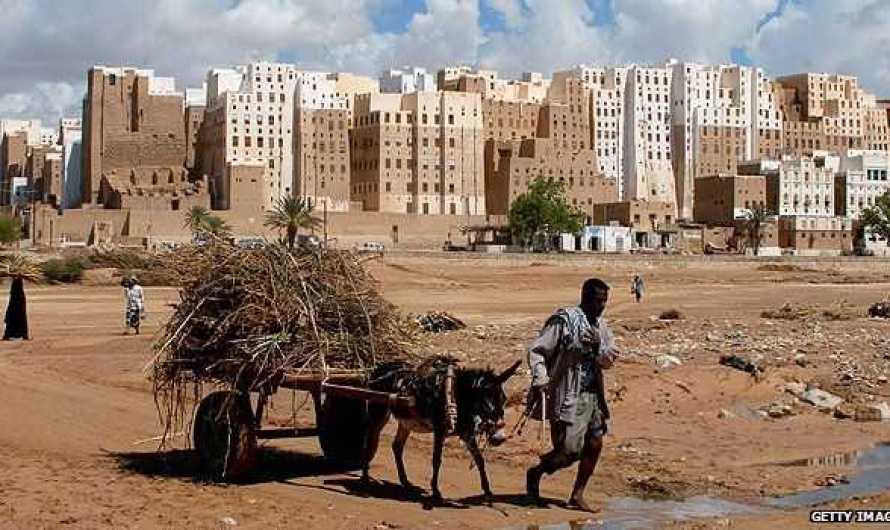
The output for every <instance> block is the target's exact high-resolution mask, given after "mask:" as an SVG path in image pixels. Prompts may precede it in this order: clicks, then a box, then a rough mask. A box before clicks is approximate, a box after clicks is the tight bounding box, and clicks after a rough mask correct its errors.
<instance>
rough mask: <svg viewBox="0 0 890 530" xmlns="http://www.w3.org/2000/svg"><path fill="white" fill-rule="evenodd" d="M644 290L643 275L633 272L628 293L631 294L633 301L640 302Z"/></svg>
mask: <svg viewBox="0 0 890 530" xmlns="http://www.w3.org/2000/svg"><path fill="white" fill-rule="evenodd" d="M645 291H646V284H644V283H643V277H642V276H640V275H639V274H634V279H633V280H631V282H630V294H632V295H633V297H634V301H635V302H636V303H638V304H639V303H640V301H641V300H642V299H643V293H644V292H645Z"/></svg>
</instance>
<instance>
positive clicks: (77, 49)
mask: <svg viewBox="0 0 890 530" xmlns="http://www.w3.org/2000/svg"><path fill="white" fill-rule="evenodd" d="M0 13H2V14H3V16H2V17H0V118H32V117H33V118H38V119H42V120H43V121H44V122H45V125H55V123H56V121H57V120H58V119H59V117H61V116H62V115H65V116H68V117H72V116H78V115H79V114H80V106H81V100H82V98H83V94H84V91H85V79H86V71H87V69H88V68H89V67H90V66H92V65H94V64H104V65H115V66H118V65H134V66H140V67H147V68H154V69H155V71H156V73H157V75H161V76H173V77H175V78H176V81H177V87H178V88H180V89H183V88H185V87H187V86H200V83H201V80H202V79H203V77H204V75H205V73H206V71H207V70H208V68H210V67H219V66H230V65H235V64H243V63H246V62H248V61H251V60H263V59H265V60H279V61H284V62H295V63H297V64H298V65H301V66H302V67H305V68H309V69H322V70H327V71H352V72H356V73H361V74H365V75H372V76H377V75H378V74H379V73H380V71H381V70H383V69H385V68H389V67H397V66H401V65H409V64H410V65H417V66H425V67H427V68H430V69H431V70H433V71H435V70H436V69H438V68H439V67H441V66H443V65H445V64H456V63H460V64H469V65H472V66H478V67H482V68H486V69H496V70H499V71H500V72H502V76H504V77H507V76H511V75H518V74H519V73H521V72H523V71H540V72H543V73H545V74H549V73H551V72H552V71H554V70H561V69H566V68H570V67H571V66H573V65H575V64H582V63H583V64H588V65H610V64H623V63H663V62H664V61H665V60H667V59H669V58H677V59H680V60H688V61H695V62H703V63H727V62H739V63H743V64H753V65H757V66H762V67H764V68H765V69H766V70H767V73H768V74H770V75H781V74H787V73H795V72H802V71H827V72H836V73H845V74H852V75H857V76H859V78H860V79H861V82H862V84H863V86H865V87H866V88H867V89H868V90H870V91H872V92H874V93H876V94H878V95H879V96H890V53H888V50H890V0H0Z"/></svg>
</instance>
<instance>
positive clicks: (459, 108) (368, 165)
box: [351, 92, 486, 215]
mask: <svg viewBox="0 0 890 530" xmlns="http://www.w3.org/2000/svg"><path fill="white" fill-rule="evenodd" d="M351 149H352V157H351V158H352V159H351V164H352V193H351V195H352V199H353V201H354V202H357V203H361V205H362V208H363V209H364V210H370V211H380V212H398V213H411V214H421V215H482V214H484V213H485V211H486V209H485V191H484V173H483V165H484V158H483V133H482V101H481V98H480V96H479V94H478V93H460V92H413V93H410V94H367V95H361V96H357V97H356V109H355V116H354V130H353V136H352V141H351Z"/></svg>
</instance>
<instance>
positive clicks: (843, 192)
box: [835, 150, 890, 219]
mask: <svg viewBox="0 0 890 530" xmlns="http://www.w3.org/2000/svg"><path fill="white" fill-rule="evenodd" d="M888 171H890V157H888V154H887V152H886V151H876V150H867V151H858V150H849V151H847V154H846V155H844V156H843V157H841V163H840V172H839V174H838V175H837V178H836V179H835V214H836V215H838V216H844V217H848V218H851V219H858V218H859V216H860V215H861V214H862V210H863V209H865V208H868V207H871V206H874V204H875V201H876V200H877V198H878V197H880V196H881V195H883V194H885V193H888V192H890V180H888V175H887V174H888Z"/></svg>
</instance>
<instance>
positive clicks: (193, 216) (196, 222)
mask: <svg viewBox="0 0 890 530" xmlns="http://www.w3.org/2000/svg"><path fill="white" fill-rule="evenodd" d="M210 217H211V214H210V211H209V210H207V208H204V207H203V206H199V205H197V204H196V205H195V206H192V207H191V208H190V209H189V211H188V212H186V214H185V222H184V223H183V226H184V227H185V228H188V229H189V230H191V231H192V233H193V234H198V233H200V232H204V231H205V230H206V228H207V220H208V219H209V218H210Z"/></svg>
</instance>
